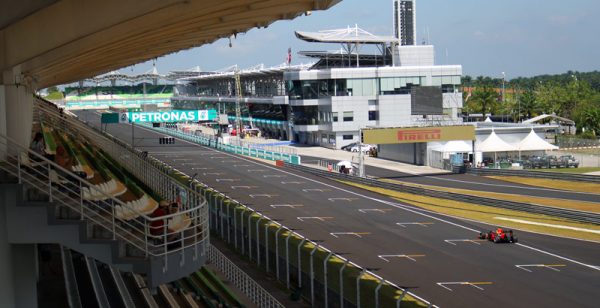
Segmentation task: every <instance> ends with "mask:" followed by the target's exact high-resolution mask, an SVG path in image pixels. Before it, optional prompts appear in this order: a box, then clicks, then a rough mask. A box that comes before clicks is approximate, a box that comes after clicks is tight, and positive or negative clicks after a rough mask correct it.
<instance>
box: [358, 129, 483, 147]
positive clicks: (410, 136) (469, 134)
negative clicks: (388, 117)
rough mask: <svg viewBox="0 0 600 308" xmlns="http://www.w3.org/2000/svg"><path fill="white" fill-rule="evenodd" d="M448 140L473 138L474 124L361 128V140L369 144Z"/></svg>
mask: <svg viewBox="0 0 600 308" xmlns="http://www.w3.org/2000/svg"><path fill="white" fill-rule="evenodd" d="M450 140H475V126H473V125H464V126H434V127H403V128H373V129H364V130H363V142H364V143H369V144H394V143H415V142H432V141H450Z"/></svg>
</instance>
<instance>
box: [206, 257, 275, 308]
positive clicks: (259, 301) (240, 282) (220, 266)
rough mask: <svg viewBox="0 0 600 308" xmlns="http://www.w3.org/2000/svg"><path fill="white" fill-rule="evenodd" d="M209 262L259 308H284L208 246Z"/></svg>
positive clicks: (241, 271)
mask: <svg viewBox="0 0 600 308" xmlns="http://www.w3.org/2000/svg"><path fill="white" fill-rule="evenodd" d="M207 257H208V261H210V262H211V263H212V264H214V265H215V267H216V268H217V270H219V272H221V273H222V274H223V275H225V278H227V280H229V281H231V283H232V284H233V285H234V286H235V287H236V288H238V289H239V290H240V291H242V292H243V293H244V294H246V295H247V296H248V297H249V298H250V300H252V302H253V303H254V304H256V305H257V306H258V307H261V308H262V307H265V308H284V307H285V306H284V305H283V304H281V303H280V302H279V301H278V300H277V299H276V298H275V297H273V296H272V295H271V294H269V292H267V291H266V290H265V289H264V288H263V287H261V286H260V285H259V284H258V283H257V282H256V281H254V280H253V279H252V278H251V277H250V276H248V274H246V273H245V272H244V271H243V270H242V269H240V268H239V267H238V266H237V265H235V264H234V263H233V262H232V261H231V260H229V259H228V258H227V257H226V256H225V255H224V254H223V253H222V252H220V251H219V250H218V249H217V248H216V247H214V246H212V245H209V246H208V254H207Z"/></svg>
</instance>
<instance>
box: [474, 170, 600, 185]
mask: <svg viewBox="0 0 600 308" xmlns="http://www.w3.org/2000/svg"><path fill="white" fill-rule="evenodd" d="M467 172H468V173H471V174H475V175H481V176H520V177H528V178H540V179H550V180H562V181H577V182H589V183H600V176H597V175H589V174H575V173H563V172H546V171H529V170H506V169H483V168H469V169H467Z"/></svg>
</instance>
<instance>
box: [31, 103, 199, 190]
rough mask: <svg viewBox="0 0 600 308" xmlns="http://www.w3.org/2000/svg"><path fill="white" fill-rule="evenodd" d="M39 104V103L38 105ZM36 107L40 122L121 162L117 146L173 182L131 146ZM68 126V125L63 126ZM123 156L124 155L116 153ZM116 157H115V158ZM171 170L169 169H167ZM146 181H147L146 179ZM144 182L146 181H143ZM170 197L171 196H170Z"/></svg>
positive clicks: (69, 117)
mask: <svg viewBox="0 0 600 308" xmlns="http://www.w3.org/2000/svg"><path fill="white" fill-rule="evenodd" d="M40 101H41V102H45V101H43V100H40ZM40 104H41V103H40ZM38 105H39V104H37V105H34V107H35V111H37V113H38V114H39V115H42V116H44V117H41V119H42V121H45V123H48V121H49V122H50V123H48V124H51V125H52V126H54V127H59V128H60V129H63V130H66V131H67V132H68V133H70V134H72V135H74V136H84V137H86V138H87V139H89V140H90V141H92V142H93V143H96V144H97V145H98V144H101V145H104V147H101V148H103V149H104V150H107V151H109V152H110V151H112V152H113V153H109V154H110V155H111V156H112V157H113V158H114V159H115V160H117V161H119V160H122V159H121V157H120V155H113V154H116V153H114V152H116V149H115V148H114V147H115V146H118V147H119V148H120V149H122V150H123V151H121V152H126V154H133V155H135V156H136V158H137V161H136V163H142V162H143V163H145V164H148V167H153V168H152V169H155V171H157V172H158V173H159V174H156V176H159V177H162V179H160V180H164V181H168V182H173V179H172V178H171V177H170V176H169V174H168V173H165V172H163V171H162V170H160V169H158V168H156V167H157V166H155V165H153V164H152V163H150V162H149V161H148V160H144V159H142V158H141V157H140V156H141V155H142V152H141V151H137V150H135V149H133V148H132V147H131V146H129V145H126V144H124V143H123V142H122V141H120V140H118V139H117V138H115V137H113V136H110V135H109V134H106V133H100V132H98V131H96V130H95V129H94V128H92V127H90V126H88V125H86V124H85V123H83V122H81V121H79V120H77V119H75V118H73V117H71V116H69V115H66V114H61V113H59V112H58V111H55V110H52V109H49V108H39V106H38ZM65 124H68V125H65ZM71 127H73V128H76V130H72V129H71ZM118 154H121V155H123V154H124V153H118ZM115 156H116V157H115ZM127 163H131V162H129V161H128V162H127ZM123 165H124V167H128V164H123ZM163 167H164V168H167V167H166V164H164V163H163ZM168 169H171V168H168ZM146 180H148V179H146ZM145 182H146V181H145ZM178 186H180V187H178V188H180V189H183V190H185V191H186V192H187V193H188V194H196V195H197V194H198V193H197V192H196V191H194V190H192V189H190V188H189V187H187V186H186V185H183V184H181V185H178ZM154 190H155V191H156V192H158V193H161V191H159V190H158V189H156V188H154ZM171 195H172V194H171ZM163 198H165V199H171V198H170V196H164V195H163Z"/></svg>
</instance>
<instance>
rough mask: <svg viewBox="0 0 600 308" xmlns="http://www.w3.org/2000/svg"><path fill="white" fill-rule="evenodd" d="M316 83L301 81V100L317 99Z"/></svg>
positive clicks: (317, 87) (317, 89) (317, 88)
mask: <svg viewBox="0 0 600 308" xmlns="http://www.w3.org/2000/svg"><path fill="white" fill-rule="evenodd" d="M318 92H319V86H318V82H317V81H314V80H302V96H303V98H302V99H317V98H319V94H318Z"/></svg>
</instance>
